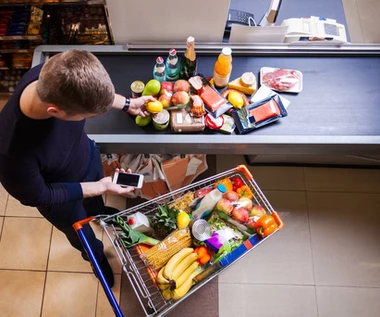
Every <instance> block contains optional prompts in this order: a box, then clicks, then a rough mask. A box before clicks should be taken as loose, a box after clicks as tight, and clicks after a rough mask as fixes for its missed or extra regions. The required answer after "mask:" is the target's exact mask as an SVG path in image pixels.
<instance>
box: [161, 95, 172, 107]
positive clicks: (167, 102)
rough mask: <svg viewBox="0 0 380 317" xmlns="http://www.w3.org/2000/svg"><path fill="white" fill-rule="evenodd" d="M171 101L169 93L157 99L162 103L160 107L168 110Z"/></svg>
mask: <svg viewBox="0 0 380 317" xmlns="http://www.w3.org/2000/svg"><path fill="white" fill-rule="evenodd" d="M171 99H172V94H171V93H169V92H166V91H165V92H164V93H163V94H162V95H161V96H160V97H159V98H158V101H161V103H162V106H163V107H164V108H168V107H170V106H171V104H172V102H171Z"/></svg>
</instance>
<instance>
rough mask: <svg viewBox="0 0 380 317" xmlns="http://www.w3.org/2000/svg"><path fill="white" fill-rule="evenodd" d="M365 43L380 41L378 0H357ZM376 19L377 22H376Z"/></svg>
mask: <svg viewBox="0 0 380 317" xmlns="http://www.w3.org/2000/svg"><path fill="white" fill-rule="evenodd" d="M357 6H358V11H359V17H360V23H361V25H362V31H363V40H364V43H380V29H379V25H378V23H377V21H378V16H379V13H380V3H379V1H378V0H360V1H358V0H357ZM375 21H376V22H375Z"/></svg>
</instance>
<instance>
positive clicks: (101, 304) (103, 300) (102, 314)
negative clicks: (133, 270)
mask: <svg viewBox="0 0 380 317" xmlns="http://www.w3.org/2000/svg"><path fill="white" fill-rule="evenodd" d="M120 283H121V274H117V275H115V285H114V287H112V289H111V290H112V293H113V294H114V296H115V298H116V301H117V302H118V303H120ZM113 314H114V312H113V310H112V307H111V304H110V303H109V301H108V299H107V296H106V294H105V293H104V290H103V288H102V286H101V284H100V283H99V290H98V300H97V306H96V317H109V316H113Z"/></svg>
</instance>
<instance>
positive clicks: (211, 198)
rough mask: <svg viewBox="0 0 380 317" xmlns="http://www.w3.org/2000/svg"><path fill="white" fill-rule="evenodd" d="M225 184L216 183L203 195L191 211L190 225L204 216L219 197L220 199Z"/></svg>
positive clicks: (224, 189)
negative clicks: (213, 187) (214, 186)
mask: <svg viewBox="0 0 380 317" xmlns="http://www.w3.org/2000/svg"><path fill="white" fill-rule="evenodd" d="M226 191H227V190H226V186H224V185H223V184H218V186H217V187H216V188H215V189H213V190H212V191H211V192H209V193H208V194H207V195H206V196H204V197H203V199H202V200H201V202H200V203H199V204H198V206H197V207H196V208H195V210H194V211H193V212H192V219H191V223H190V225H192V224H193V223H194V222H195V221H197V220H198V219H202V218H206V217H207V216H208V215H209V214H210V213H211V212H212V210H213V209H214V207H215V205H216V204H217V203H218V201H219V200H220V199H222V197H223V194H224V193H225V192H226Z"/></svg>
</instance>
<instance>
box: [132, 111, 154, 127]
mask: <svg viewBox="0 0 380 317" xmlns="http://www.w3.org/2000/svg"><path fill="white" fill-rule="evenodd" d="M150 120H152V116H151V115H150V114H149V115H147V116H145V117H142V116H136V119H135V122H136V124H137V125H138V126H140V127H145V126H146V125H148V124H149V122H150Z"/></svg>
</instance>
